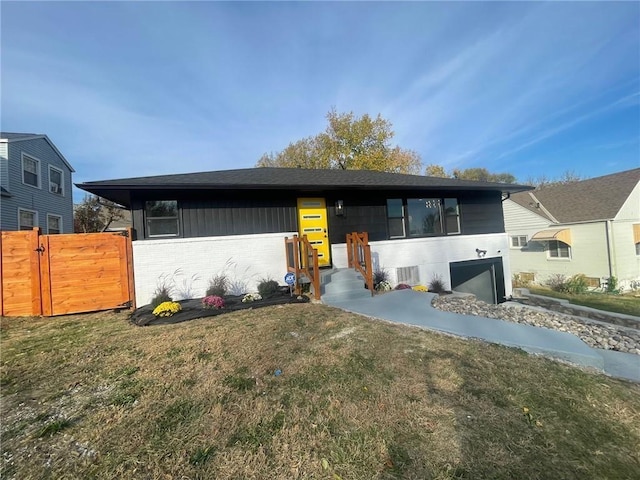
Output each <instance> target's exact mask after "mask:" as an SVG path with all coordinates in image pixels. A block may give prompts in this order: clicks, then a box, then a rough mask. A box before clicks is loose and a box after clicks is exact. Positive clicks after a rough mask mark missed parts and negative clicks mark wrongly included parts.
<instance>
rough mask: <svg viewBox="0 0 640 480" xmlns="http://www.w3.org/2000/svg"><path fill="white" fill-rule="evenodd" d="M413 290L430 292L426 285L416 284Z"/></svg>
mask: <svg viewBox="0 0 640 480" xmlns="http://www.w3.org/2000/svg"><path fill="white" fill-rule="evenodd" d="M413 290H415V291H416V292H428V291H429V289H428V288H427V287H425V286H424V285H416V286H415V287H413Z"/></svg>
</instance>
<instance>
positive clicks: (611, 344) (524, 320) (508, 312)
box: [433, 295, 640, 355]
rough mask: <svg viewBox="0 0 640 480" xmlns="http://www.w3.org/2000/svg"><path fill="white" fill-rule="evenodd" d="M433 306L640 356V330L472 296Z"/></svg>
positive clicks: (448, 297)
mask: <svg viewBox="0 0 640 480" xmlns="http://www.w3.org/2000/svg"><path fill="white" fill-rule="evenodd" d="M433 306H434V307H435V308H437V309H439V310H443V311H446V312H453V313H459V314H463V315H477V316H482V317H488V318H496V319H499V320H506V321H508V322H513V323H521V324H525V325H533V326H534V327H543V328H550V329H553V330H558V331H561V332H568V333H572V334H574V335H576V336H577V337H579V338H580V339H581V340H582V341H583V342H585V343H586V344H587V345H589V346H590V347H593V348H601V349H604V350H615V351H619V352H626V353H634V354H636V355H640V331H639V330H637V329H633V328H626V327H622V326H618V325H608V324H604V323H600V322H597V321H593V320H589V319H585V318H581V317H576V316H570V315H565V314H561V313H557V312H552V311H549V310H545V309H542V308H539V307H530V306H526V305H522V304H520V303H516V302H505V303H501V304H498V305H491V304H488V303H485V302H483V301H481V300H477V299H476V298H475V297H474V296H473V295H465V296H463V295H446V296H439V297H435V298H434V300H433Z"/></svg>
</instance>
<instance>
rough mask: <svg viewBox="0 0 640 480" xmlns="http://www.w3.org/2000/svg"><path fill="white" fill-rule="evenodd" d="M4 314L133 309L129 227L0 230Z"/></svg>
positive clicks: (0, 286) (0, 295) (0, 290)
mask: <svg viewBox="0 0 640 480" xmlns="http://www.w3.org/2000/svg"><path fill="white" fill-rule="evenodd" d="M0 250H1V251H0V313H1V314H2V315H3V316H31V315H44V316H55V315H64V314H68V313H82V312H93V311H98V310H111V309H115V308H133V307H135V300H134V298H135V292H134V283H133V253H132V247H131V231H130V230H128V231H126V232H122V233H111V232H109V233H83V234H70V235H41V234H40V229H39V228H34V229H33V230H29V231H19V232H0Z"/></svg>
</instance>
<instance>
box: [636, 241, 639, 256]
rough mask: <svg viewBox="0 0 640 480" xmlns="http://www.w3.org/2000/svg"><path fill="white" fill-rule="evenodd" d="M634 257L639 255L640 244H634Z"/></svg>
mask: <svg viewBox="0 0 640 480" xmlns="http://www.w3.org/2000/svg"><path fill="white" fill-rule="evenodd" d="M636 255H640V242H639V243H636Z"/></svg>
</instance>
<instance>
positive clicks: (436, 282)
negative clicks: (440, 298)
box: [429, 274, 447, 293]
mask: <svg viewBox="0 0 640 480" xmlns="http://www.w3.org/2000/svg"><path fill="white" fill-rule="evenodd" d="M429 291H430V292H434V293H444V292H446V291H447V286H446V284H445V283H444V280H442V277H441V276H440V275H437V274H435V275H434V276H433V277H432V278H431V281H430V282H429Z"/></svg>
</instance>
